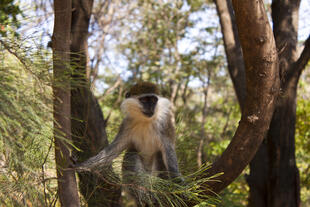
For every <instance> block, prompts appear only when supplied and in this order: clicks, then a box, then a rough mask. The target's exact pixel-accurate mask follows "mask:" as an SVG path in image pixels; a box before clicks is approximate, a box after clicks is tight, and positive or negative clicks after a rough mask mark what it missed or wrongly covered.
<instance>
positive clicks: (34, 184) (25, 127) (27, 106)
mask: <svg viewBox="0 0 310 207" xmlns="http://www.w3.org/2000/svg"><path fill="white" fill-rule="evenodd" d="M17 44H18V41H16V40H15V42H14V44H13V43H12V42H9V40H8V39H4V40H1V45H0V47H1V51H0V61H1V64H0V98H1V102H0V165H1V171H0V186H1V187H0V203H2V205H4V206H25V205H28V206H29V205H32V206H44V205H46V204H47V202H52V200H53V199H54V195H53V194H54V193H55V180H53V178H52V177H53V176H54V163H53V162H51V158H52V157H51V156H52V155H51V153H50V151H51V149H52V113H51V101H52V94H51V88H50V87H49V86H48V83H49V79H48V77H49V74H48V69H49V68H48V67H49V66H50V64H49V63H48V62H46V60H45V59H44V58H43V56H42V54H39V53H35V54H34V53H31V54H30V53H28V54H26V53H25V52H24V51H25V48H23V47H22V46H21V45H19V47H17ZM32 52H34V51H32ZM30 57H31V58H30Z"/></svg>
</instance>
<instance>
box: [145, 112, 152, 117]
mask: <svg viewBox="0 0 310 207" xmlns="http://www.w3.org/2000/svg"><path fill="white" fill-rule="evenodd" d="M143 114H144V115H145V116H147V117H152V116H153V115H154V112H153V111H143Z"/></svg>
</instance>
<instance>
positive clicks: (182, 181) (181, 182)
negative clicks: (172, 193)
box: [172, 175, 186, 185]
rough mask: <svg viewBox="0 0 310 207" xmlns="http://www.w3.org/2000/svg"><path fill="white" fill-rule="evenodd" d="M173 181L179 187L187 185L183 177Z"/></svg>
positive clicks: (175, 178)
mask: <svg viewBox="0 0 310 207" xmlns="http://www.w3.org/2000/svg"><path fill="white" fill-rule="evenodd" d="M172 181H173V182H174V183H176V184H178V185H186V182H185V179H184V177H183V176H182V175H179V176H177V177H174V178H173V179H172Z"/></svg>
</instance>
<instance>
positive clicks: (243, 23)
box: [209, 0, 279, 193]
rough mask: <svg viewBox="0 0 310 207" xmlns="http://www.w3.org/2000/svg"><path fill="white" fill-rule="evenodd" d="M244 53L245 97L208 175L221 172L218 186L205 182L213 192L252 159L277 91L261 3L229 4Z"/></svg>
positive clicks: (272, 50)
mask: <svg viewBox="0 0 310 207" xmlns="http://www.w3.org/2000/svg"><path fill="white" fill-rule="evenodd" d="M233 5H234V10H235V14H236V20H237V26H238V31H239V34H240V42H241V45H242V49H243V52H244V60H245V69H246V75H247V77H246V86H247V97H246V101H245V104H244V108H243V112H242V118H241V121H240V122H239V127H238V129H237V131H236V134H235V136H234V137H233V139H232V141H231V143H230V144H229V146H228V147H227V149H226V150H225V151H224V153H223V154H222V156H221V157H220V158H219V159H218V160H217V161H216V162H215V163H214V164H213V166H212V168H211V169H210V171H209V175H214V174H216V173H221V172H223V173H224V174H223V175H221V176H220V177H218V179H219V180H221V182H220V183H209V188H211V190H212V191H213V192H216V193H218V192H220V191H221V190H222V189H223V188H225V187H226V186H227V185H228V184H230V183H231V182H232V181H233V180H234V179H235V178H236V177H237V176H238V175H240V173H241V172H242V170H243V169H244V168H245V166H246V165H248V164H249V162H250V161H251V160H252V158H253V156H254V155H255V153H256V151H257V150H258V148H259V146H260V144H261V142H262V140H263V138H264V136H265V135H266V133H267V130H268V128H269V124H270V121H271V117H272V114H273V110H274V103H275V98H276V97H277V93H278V89H279V79H278V78H279V77H278V57H277V51H276V47H275V41H274V38H273V33H272V29H271V28H270V25H269V23H268V18H267V15H266V12H265V8H264V4H263V2H262V1H261V0H259V1H252V0H248V1H242V2H240V1H237V0H236V1H233Z"/></svg>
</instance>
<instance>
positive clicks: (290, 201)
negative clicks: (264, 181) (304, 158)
mask: <svg viewBox="0 0 310 207" xmlns="http://www.w3.org/2000/svg"><path fill="white" fill-rule="evenodd" d="M299 4H300V1H299V0H293V1H285V0H273V2H272V19H273V30H274V36H275V40H276V44H277V49H278V51H280V52H279V63H280V64H279V69H280V77H281V94H280V96H279V97H278V100H277V107H276V109H275V112H274V115H273V119H272V122H271V125H270V130H269V133H268V158H269V163H270V167H269V176H268V203H267V204H268V205H267V206H270V207H280V206H281V207H298V206H300V198H299V191H300V186H299V173H298V169H297V166H296V161H295V122H296V95H297V83H298V78H299V73H294V74H293V75H292V76H287V74H288V73H289V70H290V68H291V67H292V66H293V64H294V63H295V62H296V61H297V58H298V53H297V31H298V10H299ZM283 11H286V12H283Z"/></svg>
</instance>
